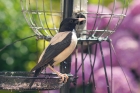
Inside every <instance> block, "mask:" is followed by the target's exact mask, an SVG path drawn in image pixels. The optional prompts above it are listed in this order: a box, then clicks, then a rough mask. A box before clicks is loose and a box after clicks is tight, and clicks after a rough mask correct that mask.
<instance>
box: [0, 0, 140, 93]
mask: <svg viewBox="0 0 140 93" xmlns="http://www.w3.org/2000/svg"><path fill="white" fill-rule="evenodd" d="M52 1H53V2H55V3H56V5H59V0H57V1H55V0H52ZM113 1H114V0H108V2H105V8H106V11H111V5H112V2H113ZM122 1H123V0H118V2H117V8H116V9H115V12H116V13H117V12H119V10H120V9H121V5H122V4H121V2H122ZM88 3H89V6H88V10H90V9H94V8H95V6H94V5H93V4H94V3H98V0H89V2H88ZM58 7H60V6H56V7H54V8H58ZM48 20H49V19H48ZM87 22H88V19H87ZM103 24H104V22H103ZM112 25H113V22H112ZM58 26H59V23H58ZM103 27H104V26H101V28H103ZM87 28H88V29H90V20H89V22H88V26H87ZM139 30H140V0H130V4H129V7H128V12H127V16H126V17H125V19H124V21H123V23H122V24H121V25H120V26H119V28H118V29H117V31H116V32H115V33H113V34H112V35H111V36H110V38H111V39H112V43H113V45H114V48H115V50H116V53H117V57H116V56H115V54H113V68H114V71H113V73H114V83H115V84H116V85H117V87H115V88H114V92H113V93H130V89H129V87H128V84H127V83H126V80H125V78H124V75H123V73H122V71H121V69H120V66H119V64H118V59H119V62H120V63H121V64H122V66H123V68H124V71H125V72H126V76H127V78H128V80H129V81H130V86H131V88H132V91H133V92H134V93H139V92H138V91H139V88H140V87H139V84H140V31H139ZM0 33H1V34H0V42H1V43H0V49H2V48H3V47H4V46H5V45H8V44H10V43H12V42H14V41H16V40H19V39H22V38H25V37H28V36H31V35H34V32H33V31H32V30H31V28H30V27H29V26H28V24H27V22H26V21H25V19H24V16H23V14H22V12H21V6H20V0H0ZM45 44H46V45H47V44H48V42H46V43H45ZM102 45H103V51H104V53H105V60H106V61H107V62H108V60H109V54H108V50H109V46H108V44H107V43H106V42H103V44H102ZM43 49H44V40H36V38H35V37H32V38H29V39H26V40H24V41H19V42H17V43H14V44H13V45H11V46H9V47H7V48H5V49H4V50H3V51H1V52H0V63H1V64H0V65H1V66H0V71H30V70H31V69H32V68H33V67H34V66H35V65H36V62H37V60H38V58H39V55H40V54H41V52H42V51H43ZM97 57H98V62H99V64H98V67H97V69H96V72H95V80H96V83H97V84H96V86H97V88H98V90H97V91H96V93H107V92H104V91H105V90H106V85H105V84H106V82H105V81H102V80H103V79H102V78H105V77H104V74H103V68H102V64H100V63H101V55H100V54H98V52H97ZM72 58H73V57H72ZM73 59H74V58H73ZM79 61H80V60H79ZM87 61H88V60H87ZM106 64H107V66H108V67H107V71H110V64H109V63H106ZM72 65H74V64H72ZM86 65H88V64H86ZM85 67H87V68H85V69H88V66H85ZM71 72H72V73H74V71H71ZM123 81H124V82H123ZM79 82H80V81H79ZM104 83H105V84H104ZM88 88H91V89H92V87H90V86H89V87H88ZM72 89H73V88H71V92H72V91H73V90H72ZM78 90H79V91H78V93H80V90H81V84H80V83H79V84H78ZM118 91H120V92H118ZM12 92H13V93H19V91H12ZM47 92H48V91H44V93H47ZM50 92H54V93H58V90H55V91H50ZM87 92H88V93H91V92H93V91H87ZM0 93H11V91H0ZM20 93H38V91H29V92H28V91H27V92H20ZM93 93H94V92H93Z"/></svg>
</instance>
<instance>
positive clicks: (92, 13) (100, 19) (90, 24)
mask: <svg viewBox="0 0 140 93" xmlns="http://www.w3.org/2000/svg"><path fill="white" fill-rule="evenodd" d="M88 12H89V13H88V15H87V16H88V17H87V29H88V30H92V29H94V30H95V29H100V30H101V29H104V28H105V27H106V25H107V23H108V21H109V18H106V15H107V14H109V13H111V11H110V10H109V9H108V8H106V7H104V6H99V8H98V5H88ZM96 19H97V20H96ZM94 24H95V26H94Z"/></svg>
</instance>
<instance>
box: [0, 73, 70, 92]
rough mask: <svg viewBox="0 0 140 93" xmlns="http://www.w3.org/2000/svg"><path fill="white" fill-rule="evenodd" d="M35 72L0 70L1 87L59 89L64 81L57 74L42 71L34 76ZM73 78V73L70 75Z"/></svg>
mask: <svg viewBox="0 0 140 93" xmlns="http://www.w3.org/2000/svg"><path fill="white" fill-rule="evenodd" d="M33 75H34V73H29V72H22V71H21V72H19V71H17V72H15V71H12V72H10V71H9V72H8V71H7V72H5V71H4V72H0V89H3V90H20V91H24V90H54V89H59V88H60V87H61V86H62V85H63V83H59V82H60V78H59V77H58V76H57V75H56V74H52V73H47V74H46V73H42V74H40V75H39V76H38V77H33ZM68 76H69V77H70V79H71V80H72V75H71V74H69V75H68ZM33 79H35V82H34V84H33V86H32V88H29V87H28V86H29V84H30V82H31V80H33Z"/></svg>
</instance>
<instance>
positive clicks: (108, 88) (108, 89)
mask: <svg viewBox="0 0 140 93" xmlns="http://www.w3.org/2000/svg"><path fill="white" fill-rule="evenodd" d="M99 46H100V51H101V56H102V62H103V66H104V72H105V79H106V83H107V91H108V93H110V87H109V81H108V76H107V71H106V64H105V60H104V55H103V50H102V45H101V42H99Z"/></svg>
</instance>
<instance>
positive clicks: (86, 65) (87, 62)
mask: <svg viewBox="0 0 140 93" xmlns="http://www.w3.org/2000/svg"><path fill="white" fill-rule="evenodd" d="M83 56H84V58H85V60H84V69H85V70H84V73H85V75H84V76H85V82H86V83H88V81H89V77H90V74H91V63H90V58H89V57H90V56H89V55H88V54H87V55H86V54H83ZM91 58H92V64H93V59H94V56H93V55H91ZM81 64H82V60H81V53H78V56H77V68H79V67H80V65H81ZM98 65H99V61H98V57H96V62H95V66H94V72H95V71H96V70H97V69H98ZM75 66H76V60H75V55H73V56H72V63H71V73H72V74H73V75H75ZM77 76H78V79H77V85H78V86H80V85H82V81H83V79H82V67H80V69H79V70H78V72H77Z"/></svg>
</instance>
